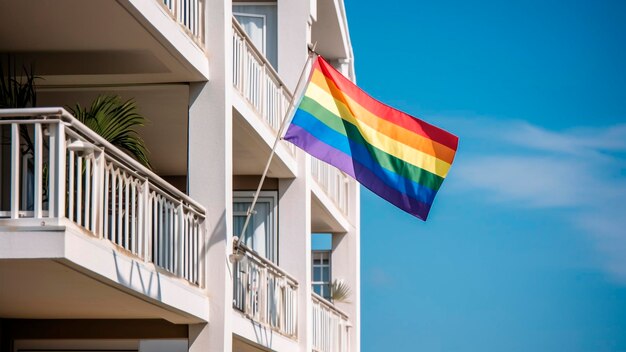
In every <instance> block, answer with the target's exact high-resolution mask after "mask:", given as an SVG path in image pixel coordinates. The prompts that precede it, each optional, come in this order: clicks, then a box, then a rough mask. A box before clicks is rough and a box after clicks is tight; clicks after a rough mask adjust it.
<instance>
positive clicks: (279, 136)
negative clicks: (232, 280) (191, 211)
mask: <svg viewBox="0 0 626 352" xmlns="http://www.w3.org/2000/svg"><path fill="white" fill-rule="evenodd" d="M316 47H317V42H316V43H315V44H313V47H312V48H311V47H309V48H308V49H309V53H308V57H307V59H306V61H305V63H304V67H302V72H300V78H298V83H297V84H296V89H295V90H294V92H293V96H292V97H291V101H290V102H289V106H288V107H287V111H285V115H284V116H283V122H282V123H281V125H280V128H279V129H278V133H277V134H276V139H275V140H274V145H273V146H272V151H271V152H270V156H269V158H268V159H267V163H266V164H265V169H264V170H263V174H262V175H261V180H260V181H259V185H258V186H257V189H256V192H254V198H253V199H252V204H250V207H249V208H248V212H247V213H246V221H245V222H244V223H243V228H242V229H241V233H240V234H239V236H238V237H235V239H236V240H235V241H236V242H234V247H233V249H234V252H235V253H238V251H239V245H240V244H241V242H242V241H243V238H244V236H245V233H246V230H247V229H248V224H249V223H250V218H252V214H254V213H256V211H255V210H254V207H255V205H256V203H257V200H258V199H259V194H260V193H261V188H262V187H263V182H265V177H266V176H267V172H268V171H269V169H270V164H271V163H272V159H273V158H274V154H276V147H278V142H280V140H281V139H282V138H283V132H284V130H285V127H286V126H287V124H288V122H290V120H291V119H289V115H290V114H291V109H292V108H293V105H294V100H295V99H296V96H297V93H298V91H299V89H300V85H301V84H302V80H303V78H304V77H305V73H306V69H307V66H309V63H310V62H311V61H312V59H313V57H316V56H318V54H317V53H316V52H315V48H316Z"/></svg>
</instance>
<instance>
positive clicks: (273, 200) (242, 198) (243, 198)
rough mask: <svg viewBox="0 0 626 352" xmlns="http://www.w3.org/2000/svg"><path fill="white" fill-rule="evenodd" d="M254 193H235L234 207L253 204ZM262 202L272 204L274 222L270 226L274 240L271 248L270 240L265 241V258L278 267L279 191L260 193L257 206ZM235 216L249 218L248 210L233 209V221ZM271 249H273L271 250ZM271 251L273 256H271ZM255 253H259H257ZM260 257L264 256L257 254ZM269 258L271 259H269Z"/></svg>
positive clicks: (271, 219) (271, 211) (272, 219)
mask: <svg viewBox="0 0 626 352" xmlns="http://www.w3.org/2000/svg"><path fill="white" fill-rule="evenodd" d="M254 193H255V192H254V191H233V205H234V204H235V203H252V201H253V200H254ZM260 202H267V203H270V209H271V210H270V214H271V215H270V216H271V218H270V221H271V222H272V223H271V224H270V229H271V231H272V236H271V237H272V238H271V243H270V244H271V246H268V239H267V238H266V239H265V241H266V242H265V246H266V252H267V253H266V256H264V258H266V259H267V260H269V261H271V262H272V263H274V264H276V265H278V244H279V233H278V191H261V192H260V193H259V198H258V199H257V204H258V203H260ZM235 216H244V217H245V216H247V209H246V211H237V212H236V211H235V210H234V209H233V220H234V217H235ZM233 231H234V226H233ZM239 235H242V234H237V233H233V236H239ZM242 241H243V243H245V239H242ZM269 247H271V248H269ZM251 249H252V250H254V249H253V248H251ZM270 251H271V255H268V254H270ZM255 253H257V252H256V251H255ZM257 254H258V255H259V256H262V255H261V254H260V253H257ZM268 257H269V258H268Z"/></svg>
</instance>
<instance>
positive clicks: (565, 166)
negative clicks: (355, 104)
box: [345, 0, 626, 352]
mask: <svg viewBox="0 0 626 352" xmlns="http://www.w3.org/2000/svg"><path fill="white" fill-rule="evenodd" d="M345 4H346V8H347V13H348V20H349V25H350V31H351V37H352V44H353V47H354V52H355V56H356V70H357V80H358V84H359V85H360V86H361V87H362V88H363V89H365V90H366V91H367V92H369V93H370V94H371V95H373V96H374V97H376V98H378V99H380V100H382V101H384V102H386V103H388V104H390V105H393V106H395V107H397V108H399V109H401V110H403V111H406V112H408V113H411V114H413V115H416V116H419V117H421V118H423V119H424V120H426V121H428V122H430V123H433V124H435V125H438V126H440V127H443V128H445V129H447V130H448V131H450V132H453V133H454V134H456V135H458V136H459V137H460V146H459V151H458V153H457V159H456V161H455V163H454V165H453V167H452V169H451V172H450V175H449V176H448V178H447V179H446V182H445V183H444V185H443V187H442V189H441V190H440V192H439V194H438V196H437V199H436V200H435V204H434V206H433V209H432V211H431V214H430V217H429V220H428V222H426V223H424V222H421V221H420V220H417V219H416V218H413V217H411V216H410V215H407V214H404V213H402V212H401V211H399V210H397V209H395V208H394V207H393V206H391V205H388V204H387V203H385V202H384V201H383V200H381V199H379V198H377V197H376V196H375V195H373V194H371V193H370V192H369V191H367V190H363V192H362V205H361V206H362V221H361V229H362V230H361V231H362V233H361V246H362V248H361V260H362V262H361V273H362V287H361V292H362V349H363V351H365V352H368V351H569V352H574V351H626V202H625V200H626V2H624V1H591V0H589V1H550V0H543V1H535V0H531V1H523V2H519V3H513V2H509V1H384V2H380V1H373V0H345Z"/></svg>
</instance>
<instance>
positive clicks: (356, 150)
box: [284, 57, 458, 220]
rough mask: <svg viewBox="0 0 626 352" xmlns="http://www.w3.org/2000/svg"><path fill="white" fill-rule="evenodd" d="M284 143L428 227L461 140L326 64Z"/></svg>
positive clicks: (316, 68) (321, 63)
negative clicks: (376, 96)
mask: <svg viewBox="0 0 626 352" xmlns="http://www.w3.org/2000/svg"><path fill="white" fill-rule="evenodd" d="M284 139H285V140H287V141H289V142H291V143H293V144H295V145H296V146H298V147H299V148H301V149H302V150H304V151H305V152H307V153H309V154H311V155H312V156H314V157H315V158H317V159H320V160H323V161H325V162H327V163H329V164H331V165H334V166H335V167H337V168H338V169H340V170H341V171H343V172H345V173H347V174H349V175H350V176H352V177H354V178H355V179H356V180H357V181H358V182H360V183H361V184H362V185H363V186H365V187H366V188H368V189H370V190H371V191H372V192H374V193H376V194H377V195H379V196H380V197H382V198H383V199H385V200H387V201H389V202H390V203H392V204H393V205H395V206H397V207H398V208H400V209H402V210H404V211H406V212H408V213H410V214H412V215H414V216H416V217H418V218H420V219H422V220H426V218H427V217H428V212H429V211H430V207H431V206H432V204H433V200H434V198H435V194H436V193H437V191H438V190H439V187H441V183H442V182H443V179H444V178H445V177H446V175H447V174H448V171H449V170H450V165H451V164H452V161H453V160H454V155H455V153H456V149H457V145H458V137H456V136H454V135H452V134H450V133H448V132H446V131H444V130H442V129H440V128H437V127H435V126H433V125H430V124H428V123H426V122H424V121H421V120H419V119H417V118H415V117H413V116H410V115H408V114H405V113H403V112H402V111H399V110H396V109H394V108H392V107H389V106H387V105H385V104H383V103H381V102H379V101H377V100H376V99H374V98H372V97H370V96H369V95H367V93H365V92H364V91H362V90H361V89H360V88H359V87H357V86H356V85H355V84H354V83H352V82H351V81H350V80H348V79H347V78H346V77H344V76H343V75H342V74H341V73H339V72H338V71H337V70H335V69H334V68H333V67H332V66H331V65H330V64H329V63H327V62H326V61H325V60H324V59H323V58H321V57H318V58H317V60H316V61H315V63H314V64H313V67H312V70H311V74H310V77H309V83H308V85H307V87H306V90H305V93H304V95H303V97H302V100H301V101H300V104H299V105H298V108H297V110H296V112H295V115H294V117H293V120H292V121H291V124H290V125H289V128H288V129H287V133H286V134H285V137H284Z"/></svg>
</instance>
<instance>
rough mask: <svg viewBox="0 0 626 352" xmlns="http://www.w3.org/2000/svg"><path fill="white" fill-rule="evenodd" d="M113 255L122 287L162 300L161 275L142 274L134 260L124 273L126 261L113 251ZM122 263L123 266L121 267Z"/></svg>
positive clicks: (148, 272)
mask: <svg viewBox="0 0 626 352" xmlns="http://www.w3.org/2000/svg"><path fill="white" fill-rule="evenodd" d="M111 254H112V255H113V262H114V263H115V273H116V276H117V281H118V282H119V283H121V284H122V285H124V286H126V287H129V288H132V289H134V290H136V291H138V292H141V293H142V294H144V295H146V296H148V297H152V298H155V299H157V300H159V301H160V300H161V279H160V277H159V273H158V272H155V271H149V270H144V271H143V272H142V270H141V266H140V265H139V262H137V261H136V260H132V261H131V262H130V266H129V268H128V272H127V273H124V272H123V270H122V267H123V266H126V265H124V262H126V260H125V259H121V260H120V258H119V257H118V254H117V253H116V252H115V251H114V250H111ZM120 263H122V265H120Z"/></svg>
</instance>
